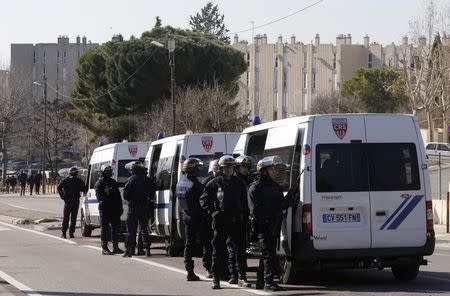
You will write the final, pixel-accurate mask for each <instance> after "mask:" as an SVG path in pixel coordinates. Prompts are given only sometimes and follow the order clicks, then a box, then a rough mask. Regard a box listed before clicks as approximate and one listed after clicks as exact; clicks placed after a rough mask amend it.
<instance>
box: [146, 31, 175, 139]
mask: <svg viewBox="0 0 450 296" xmlns="http://www.w3.org/2000/svg"><path fill="white" fill-rule="evenodd" d="M151 44H153V45H155V46H158V47H161V48H165V49H167V50H168V51H169V66H170V96H171V99H172V136H175V118H176V101H175V54H174V53H175V39H174V38H173V35H172V34H169V39H168V40H167V47H165V46H164V45H163V44H161V43H159V42H158V41H152V42H151Z"/></svg>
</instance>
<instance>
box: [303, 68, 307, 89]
mask: <svg viewBox="0 0 450 296" xmlns="http://www.w3.org/2000/svg"><path fill="white" fill-rule="evenodd" d="M307 88H308V75H307V74H306V73H305V72H304V73H303V89H307Z"/></svg>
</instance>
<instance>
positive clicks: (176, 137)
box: [151, 132, 241, 146]
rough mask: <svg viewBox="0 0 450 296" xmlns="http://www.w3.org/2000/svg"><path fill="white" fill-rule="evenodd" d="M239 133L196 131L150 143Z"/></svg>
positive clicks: (156, 143) (155, 143)
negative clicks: (187, 137) (188, 137)
mask: <svg viewBox="0 0 450 296" xmlns="http://www.w3.org/2000/svg"><path fill="white" fill-rule="evenodd" d="M240 134H241V133H232V132H222V133H196V134H183V135H176V136H172V137H167V138H163V139H160V140H157V141H154V142H152V143H151V145H152V146H153V145H158V144H164V143H167V142H170V141H174V140H175V141H178V140H182V139H184V138H185V137H186V136H214V135H218V136H219V135H220V136H221V135H240Z"/></svg>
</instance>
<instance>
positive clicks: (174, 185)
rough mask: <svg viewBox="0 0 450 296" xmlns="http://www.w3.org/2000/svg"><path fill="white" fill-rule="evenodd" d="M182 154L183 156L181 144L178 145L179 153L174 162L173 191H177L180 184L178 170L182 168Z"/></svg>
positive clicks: (176, 154) (177, 152)
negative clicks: (176, 188)
mask: <svg viewBox="0 0 450 296" xmlns="http://www.w3.org/2000/svg"><path fill="white" fill-rule="evenodd" d="M180 154H181V144H178V145H177V151H176V153H175V160H174V162H173V170H172V172H173V173H172V190H175V187H176V186H177V183H178V168H179V166H180Z"/></svg>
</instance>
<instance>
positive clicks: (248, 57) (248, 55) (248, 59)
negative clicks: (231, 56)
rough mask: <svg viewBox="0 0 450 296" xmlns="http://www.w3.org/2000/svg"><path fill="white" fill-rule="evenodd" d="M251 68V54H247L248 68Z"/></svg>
mask: <svg viewBox="0 0 450 296" xmlns="http://www.w3.org/2000/svg"><path fill="white" fill-rule="evenodd" d="M249 66H250V53H249V52H247V67H249Z"/></svg>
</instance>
